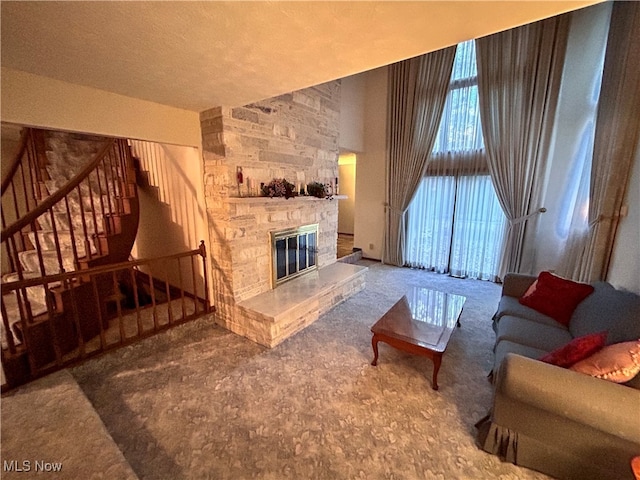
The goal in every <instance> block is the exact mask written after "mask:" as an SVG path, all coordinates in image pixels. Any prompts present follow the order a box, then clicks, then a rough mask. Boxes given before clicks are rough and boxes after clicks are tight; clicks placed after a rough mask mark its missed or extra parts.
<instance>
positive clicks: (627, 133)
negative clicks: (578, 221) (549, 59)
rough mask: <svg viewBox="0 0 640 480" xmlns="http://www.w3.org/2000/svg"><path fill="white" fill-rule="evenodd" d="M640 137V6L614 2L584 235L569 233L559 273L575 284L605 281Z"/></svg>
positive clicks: (634, 3)
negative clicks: (566, 249) (561, 269)
mask: <svg viewBox="0 0 640 480" xmlns="http://www.w3.org/2000/svg"><path fill="white" fill-rule="evenodd" d="M639 136H640V3H637V2H615V3H614V4H613V10H612V12H611V24H610V27H609V36H608V40H607V50H606V54H605V64H604V71H603V74H602V86H601V89H600V100H599V102H598V112H597V116H596V130H595V139H594V145H593V161H592V165H591V183H590V190H589V231H588V232H587V234H586V235H584V234H583V235H582V236H581V235H580V233H577V232H576V233H572V235H571V236H570V237H569V241H568V247H569V248H568V251H567V252H565V259H564V262H563V267H564V271H563V273H564V274H565V275H567V276H570V277H572V278H574V279H575V280H579V281H583V282H592V281H595V280H606V278H607V272H608V269H609V262H610V260H611V254H612V252H613V246H614V240H615V235H616V230H617V228H618V223H619V219H620V209H621V207H622V202H623V201H624V196H625V192H626V188H627V186H628V183H629V175H630V172H631V165H632V162H633V157H634V155H635V153H636V149H637V148H638V142H639ZM632 207H633V208H638V205H633V206H632ZM634 260H635V261H637V259H630V261H634Z"/></svg>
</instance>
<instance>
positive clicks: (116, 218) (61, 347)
mask: <svg viewBox="0 0 640 480" xmlns="http://www.w3.org/2000/svg"><path fill="white" fill-rule="evenodd" d="M138 219H139V205H138V197H137V188H136V172H135V169H134V161H133V158H132V156H131V152H130V149H129V146H128V144H127V141H126V140H124V139H113V138H108V139H106V138H102V137H95V136H88V135H81V134H74V133H65V132H53V131H45V130H37V129H24V130H23V133H22V138H21V145H20V150H19V152H18V155H17V156H16V158H15V160H14V162H13V163H12V166H11V169H9V174H8V175H7V176H6V177H5V178H3V180H2V266H3V273H4V274H3V276H2V287H3V288H2V323H1V326H2V363H3V370H4V374H5V375H6V379H7V383H9V384H10V385H12V384H16V383H22V382H23V380H24V379H25V378H33V377H34V376H38V374H40V373H46V370H47V368H48V367H50V366H51V365H52V364H58V365H59V364H61V363H62V362H63V361H64V358H63V357H64V355H65V354H66V353H68V352H70V351H72V350H74V349H77V348H80V349H82V348H83V343H84V342H88V341H89V340H91V339H92V338H94V337H96V336H97V335H99V334H100V332H101V329H103V328H104V327H105V323H106V321H107V319H108V315H109V311H108V304H109V302H113V301H119V297H120V295H121V294H120V292H119V290H118V283H117V282H114V280H113V278H112V276H111V275H106V274H105V275H98V276H93V277H92V278H89V277H86V278H83V276H82V275H79V276H77V277H73V279H72V280H69V277H65V279H64V280H61V281H52V282H50V283H44V284H42V283H40V282H39V279H41V278H50V277H51V276H53V277H51V278H55V276H56V275H60V274H64V273H68V272H73V271H80V272H81V271H84V270H88V269H92V268H95V267H99V266H103V265H108V264H113V263H119V262H125V261H126V260H127V259H128V258H129V255H130V252H131V248H132V246H133V243H134V241H135V238H136V233H137V229H138ZM7 271H8V273H5V272H7ZM101 324H102V325H101Z"/></svg>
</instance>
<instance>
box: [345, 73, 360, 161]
mask: <svg viewBox="0 0 640 480" xmlns="http://www.w3.org/2000/svg"><path fill="white" fill-rule="evenodd" d="M365 85H366V74H359V75H352V76H350V77H346V78H343V79H342V80H341V92H340V139H339V146H340V151H349V152H361V151H362V150H363V148H364V103H365Z"/></svg>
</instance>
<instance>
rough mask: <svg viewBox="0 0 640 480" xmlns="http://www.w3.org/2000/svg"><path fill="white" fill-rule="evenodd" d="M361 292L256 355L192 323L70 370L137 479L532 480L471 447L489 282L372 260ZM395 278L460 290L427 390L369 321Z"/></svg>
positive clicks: (487, 343)
mask: <svg viewBox="0 0 640 480" xmlns="http://www.w3.org/2000/svg"><path fill="white" fill-rule="evenodd" d="M361 263H362V264H364V265H367V266H369V267H370V269H369V271H368V273H367V288H366V289H365V290H364V291H363V292H361V293H359V294H357V295H355V296H354V297H352V298H350V299H349V300H347V301H346V302H344V303H343V304H341V305H339V306H337V307H336V308H334V309H333V310H332V311H331V312H329V313H328V314H326V315H324V316H323V317H321V318H320V319H319V320H318V321H317V322H316V323H314V324H313V325H311V326H310V327H308V328H306V329H305V330H304V331H302V332H300V333H299V334H297V335H296V336H294V337H292V338H291V339H289V340H287V341H285V342H284V343H283V344H281V345H279V346H278V347H277V348H275V349H272V350H269V349H266V348H263V347H260V346H258V345H256V344H254V343H252V342H250V341H248V340H246V339H243V338H241V337H238V336H236V335H234V334H232V333H229V332H227V331H225V330H223V329H222V328H220V327H217V326H215V325H213V324H212V323H211V321H210V320H207V319H201V320H198V321H196V322H192V323H190V324H186V325H184V326H181V327H178V328H176V329H173V330H171V331H169V332H167V333H165V334H161V335H159V336H157V337H154V338H152V339H149V340H145V341H143V342H141V343H139V344H138V345H134V346H131V347H127V348H125V349H121V350H118V351H115V352H112V353H110V354H107V355H105V356H103V357H101V358H98V359H95V360H92V361H90V362H87V363H86V364H84V365H81V366H79V367H76V368H75V369H73V370H72V373H73V375H74V376H75V378H76V379H77V381H78V383H79V384H80V386H81V388H82V389H83V390H84V391H85V393H86V395H87V396H88V398H89V400H90V401H91V402H92V403H93V405H94V406H95V408H96V410H97V412H98V414H99V415H100V417H101V418H102V420H103V422H104V424H105V425H106V427H107V430H108V431H109V433H110V434H111V436H112V437H113V439H114V440H115V442H116V443H117V444H118V445H119V447H120V449H121V451H122V452H123V454H124V457H125V458H126V460H127V461H128V462H129V464H130V465H131V467H132V468H133V470H134V471H135V472H136V474H137V475H138V476H139V477H140V478H142V479H176V480H178V479H248V478H260V479H286V478H294V479H353V478H355V479H422V478H425V479H455V478H469V479H484V478H492V479H493V478H499V479H542V478H547V477H545V476H544V475H541V474H538V473H536V472H533V471H530V470H526V469H522V468H519V467H516V466H513V465H511V464H505V463H501V462H500V461H499V460H498V459H497V458H496V457H493V456H491V455H488V454H486V453H484V452H482V451H480V450H479V449H478V448H477V447H476V446H475V443H474V434H475V429H474V427H473V424H474V423H475V422H476V421H477V420H478V419H479V418H480V417H482V416H483V415H484V414H485V413H486V412H487V409H488V407H489V404H490V398H491V393H490V385H489V383H488V381H487V379H486V374H487V371H488V369H489V366H490V364H491V359H492V352H491V346H492V342H493V338H494V337H493V332H492V330H491V326H490V318H491V315H492V313H493V311H494V309H495V307H496V305H497V301H498V298H499V295H500V287H499V286H498V285H495V284H491V283H489V282H481V281H473V280H460V279H453V278H450V277H447V276H444V275H438V274H434V273H429V272H424V271H419V270H410V269H400V268H394V267H389V266H384V265H381V264H378V263H373V262H366V261H365V262H361ZM409 285H421V286H425V287H430V288H435V289H440V290H444V291H448V292H452V293H457V294H461V295H465V296H467V303H466V305H465V308H464V311H463V313H462V317H461V322H462V328H460V329H457V330H456V332H454V335H453V338H452V340H451V343H450V344H449V349H448V350H447V352H446V354H445V356H444V360H443V365H442V368H441V370H440V374H439V377H438V383H439V385H440V390H439V391H438V392H436V391H434V390H432V389H431V373H432V365H431V363H430V361H429V360H428V359H426V358H421V357H415V356H411V355H408V354H404V353H401V352H398V351H396V350H394V349H392V348H391V347H389V346H387V345H386V344H380V359H379V362H378V366H377V367H372V366H371V365H370V362H371V360H372V350H371V332H370V331H369V328H370V326H371V325H372V324H373V323H374V322H375V321H376V320H377V319H378V318H379V317H380V316H381V315H382V314H383V313H384V312H385V311H386V310H387V309H388V308H389V307H391V306H392V305H393V303H394V302H395V301H396V300H398V298H400V297H401V296H402V294H403V293H404V291H405V290H406V288H407V287H408V286H409Z"/></svg>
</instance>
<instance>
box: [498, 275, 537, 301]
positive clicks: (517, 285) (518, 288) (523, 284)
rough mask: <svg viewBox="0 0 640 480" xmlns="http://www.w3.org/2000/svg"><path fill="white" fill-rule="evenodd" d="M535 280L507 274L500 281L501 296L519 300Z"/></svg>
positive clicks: (524, 276) (534, 278) (527, 276)
mask: <svg viewBox="0 0 640 480" xmlns="http://www.w3.org/2000/svg"><path fill="white" fill-rule="evenodd" d="M537 278H538V277H536V276H533V275H524V274H522V273H507V274H506V275H505V276H504V280H503V281H502V295H503V296H505V295H507V296H509V297H516V298H520V297H521V296H522V295H524V292H526V291H527V289H528V288H529V287H530V286H531V284H532V283H533V282H535V281H536V279H537Z"/></svg>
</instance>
